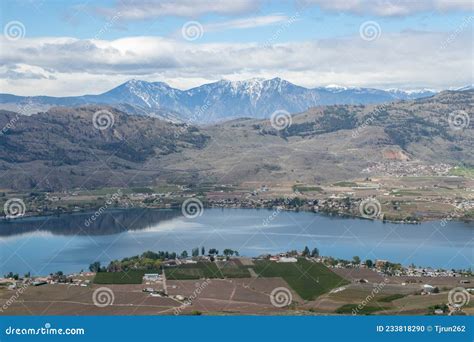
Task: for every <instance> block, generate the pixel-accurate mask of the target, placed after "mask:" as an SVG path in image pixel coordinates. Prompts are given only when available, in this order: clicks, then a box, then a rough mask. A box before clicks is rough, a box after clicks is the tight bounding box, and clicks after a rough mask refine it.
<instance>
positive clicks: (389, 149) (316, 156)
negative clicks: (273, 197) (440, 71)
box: [0, 90, 474, 189]
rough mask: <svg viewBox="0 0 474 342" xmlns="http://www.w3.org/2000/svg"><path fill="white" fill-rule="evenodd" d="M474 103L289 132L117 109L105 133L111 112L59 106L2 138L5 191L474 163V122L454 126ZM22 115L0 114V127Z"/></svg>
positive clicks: (311, 116)
mask: <svg viewBox="0 0 474 342" xmlns="http://www.w3.org/2000/svg"><path fill="white" fill-rule="evenodd" d="M473 97H474V91H473V90H469V91H463V92H455V91H449V92H443V93H440V94H438V95H436V96H434V97H431V98H426V99H418V100H411V101H400V102H395V103H390V104H383V105H365V106H364V105H336V106H323V107H316V108H312V109H310V110H308V111H306V112H303V113H301V114H297V115H294V116H293V117H292V124H291V125H290V126H289V127H287V128H285V129H283V130H277V129H275V128H274V127H272V125H271V123H270V120H257V119H237V120H233V121H229V122H225V123H221V124H216V125H213V126H208V127H204V128H196V127H192V126H186V125H182V124H181V125H179V124H173V123H169V122H165V121H162V120H159V119H156V118H149V117H144V116H140V117H138V116H129V115H126V114H125V113H123V112H120V111H118V110H116V109H111V108H108V109H107V110H109V111H111V112H112V113H113V114H114V124H113V126H112V127H110V128H107V129H104V130H98V129H96V128H95V127H94V126H93V124H92V118H93V115H94V113H95V112H96V111H97V110H98V109H101V108H102V107H90V106H88V107H82V108H76V109H64V108H56V109H50V110H49V111H47V112H45V113H40V114H38V115H34V116H29V117H26V116H19V117H17V120H16V121H14V123H13V124H12V125H10V126H12V127H11V128H9V129H8V130H6V131H5V132H4V134H2V135H0V146H1V150H0V170H1V171H2V173H3V177H1V180H0V187H2V188H16V189H65V188H74V187H86V188H93V187H102V186H132V185H149V184H156V183H157V182H161V181H167V182H173V183H180V184H187V183H201V182H211V183H218V184H224V183H240V182H243V181H264V182H278V181H282V180H291V181H297V180H299V181H304V182H313V183H314V182H327V181H332V180H349V179H354V178H356V177H360V176H362V175H364V174H365V173H364V172H366V170H367V168H370V167H374V166H377V165H379V164H381V163H385V162H388V163H390V162H401V163H403V162H418V163H421V164H422V165H435V164H439V163H443V164H448V165H451V166H454V165H461V164H462V165H467V166H473V165H474V156H473V153H472V146H474V137H473V133H472V132H473V131H472V126H473V122H472V121H471V122H470V125H469V126H468V127H467V126H466V127H464V129H453V128H452V126H450V124H449V121H450V119H449V118H450V113H452V112H455V111H464V113H466V115H467V116H470V117H472V105H473ZM15 117H16V115H15V113H12V112H5V111H3V112H0V127H5V126H7V125H8V123H9V122H12V120H13V119H14V118H15ZM461 128H462V127H461ZM20 175H21V176H20Z"/></svg>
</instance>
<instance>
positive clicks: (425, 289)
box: [423, 284, 435, 294]
mask: <svg viewBox="0 0 474 342" xmlns="http://www.w3.org/2000/svg"><path fill="white" fill-rule="evenodd" d="M434 290H435V287H434V286H431V285H429V284H425V285H423V293H425V294H430V293H433V292H434Z"/></svg>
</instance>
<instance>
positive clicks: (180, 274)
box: [165, 262, 224, 280]
mask: <svg viewBox="0 0 474 342" xmlns="http://www.w3.org/2000/svg"><path fill="white" fill-rule="evenodd" d="M165 273H166V278H167V279H170V280H186V279H201V278H224V275H223V274H222V272H221V271H220V270H219V268H218V267H217V266H216V264H214V263H213V262H198V263H197V264H186V265H180V266H177V267H168V268H166V269H165Z"/></svg>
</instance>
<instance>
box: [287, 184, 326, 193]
mask: <svg viewBox="0 0 474 342" xmlns="http://www.w3.org/2000/svg"><path fill="white" fill-rule="evenodd" d="M293 191H299V192H323V191H324V190H323V188H321V187H320V186H309V185H293Z"/></svg>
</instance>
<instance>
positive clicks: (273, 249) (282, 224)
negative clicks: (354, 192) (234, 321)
mask: <svg viewBox="0 0 474 342" xmlns="http://www.w3.org/2000/svg"><path fill="white" fill-rule="evenodd" d="M91 215H92V213H74V214H64V215H60V216H50V217H30V218H20V219H14V220H10V221H1V222H0V275H4V274H6V273H7V272H9V271H12V272H14V273H20V274H23V273H26V272H31V274H33V275H44V274H49V273H51V272H56V271H63V272H68V273H70V272H78V271H80V270H82V269H83V270H87V269H88V266H89V264H90V263H92V262H94V261H100V262H102V264H103V265H107V264H108V263H109V262H110V261H111V260H114V259H118V258H123V257H127V256H133V255H137V254H141V253H142V252H144V251H147V250H152V251H158V250H164V251H170V252H171V251H175V252H177V253H181V252H182V251H183V250H187V251H188V253H189V254H190V253H191V249H192V248H193V247H201V246H204V247H205V248H206V250H208V249H209V248H217V249H218V250H219V251H223V250H224V249H225V248H231V249H234V250H237V251H239V253H240V254H241V255H245V256H258V255H261V254H266V253H278V252H284V251H287V250H292V249H297V250H302V249H303V248H304V247H305V246H308V247H309V248H310V249H312V248H314V247H317V248H319V250H320V253H321V255H327V256H334V257H338V258H345V259H352V257H353V256H355V255H357V256H359V257H360V258H361V259H362V260H365V259H372V260H375V259H385V260H390V261H392V262H399V263H402V264H404V265H409V264H411V263H415V264H416V265H421V266H431V267H440V268H446V269H451V268H456V269H458V268H467V267H470V266H471V265H472V264H473V250H474V249H473V236H474V235H473V232H474V227H473V224H472V223H464V222H454V221H450V222H445V224H443V222H441V221H435V222H426V223H422V224H419V225H410V224H394V223H383V222H380V221H369V220H362V219H355V218H342V217H335V216H323V215H319V214H314V213H309V212H284V211H282V212H277V211H274V210H266V209H205V210H204V212H203V214H202V216H199V217H196V218H194V219H188V218H185V217H184V216H182V214H181V211H179V210H158V209H127V210H118V209H117V210H107V211H105V212H104V213H103V214H102V215H100V216H99V217H98V218H97V219H96V220H95V221H93V223H92V224H90V225H89V226H87V225H85V222H86V220H87V219H89V218H90V217H91Z"/></svg>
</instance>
